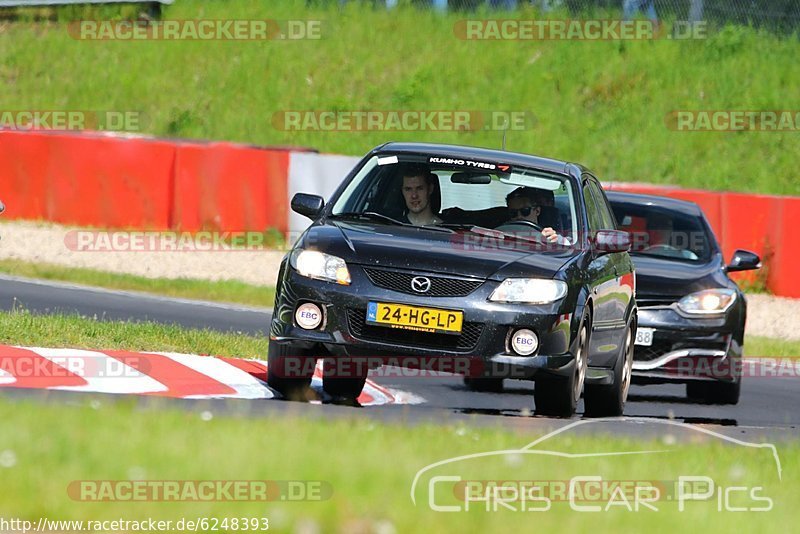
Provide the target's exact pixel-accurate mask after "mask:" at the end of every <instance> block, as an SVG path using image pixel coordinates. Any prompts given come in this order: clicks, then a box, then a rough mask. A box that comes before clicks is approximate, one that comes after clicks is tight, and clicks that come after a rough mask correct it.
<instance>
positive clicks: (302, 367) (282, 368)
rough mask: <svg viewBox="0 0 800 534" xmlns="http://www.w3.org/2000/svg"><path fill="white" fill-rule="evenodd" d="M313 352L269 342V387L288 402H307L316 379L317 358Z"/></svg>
mask: <svg viewBox="0 0 800 534" xmlns="http://www.w3.org/2000/svg"><path fill="white" fill-rule="evenodd" d="M312 354H313V352H312V351H309V350H304V349H295V348H292V347H291V345H286V344H281V343H276V342H274V341H272V340H270V342H269V352H268V353H267V385H268V386H269V387H271V388H272V389H274V390H276V391H277V392H279V393H280V394H281V395H283V396H284V398H285V399H286V400H292V401H306V400H308V397H309V390H310V388H309V386H311V379H312V378H313V377H314V367H316V364H317V360H316V357H315V356H313V355H312Z"/></svg>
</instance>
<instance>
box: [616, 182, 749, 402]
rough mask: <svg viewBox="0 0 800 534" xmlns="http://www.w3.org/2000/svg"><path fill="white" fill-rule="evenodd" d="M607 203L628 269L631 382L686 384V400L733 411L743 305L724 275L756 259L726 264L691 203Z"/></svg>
mask: <svg viewBox="0 0 800 534" xmlns="http://www.w3.org/2000/svg"><path fill="white" fill-rule="evenodd" d="M608 199H609V200H610V201H611V207H612V209H613V210H614V215H615V216H616V218H617V222H618V223H619V228H620V229H623V230H627V231H629V232H630V234H631V241H632V248H631V256H632V257H633V261H634V263H635V264H636V302H637V304H638V307H639V329H638V332H637V335H636V348H635V351H634V363H633V378H634V382H636V383H664V382H677V383H686V391H687V395H688V396H689V397H690V398H694V399H698V400H701V401H705V402H708V403H715V404H736V403H737V402H738V401H739V393H740V390H741V383H742V372H741V371H742V360H741V358H742V350H743V346H744V325H745V319H746V317H747V302H746V300H745V296H744V294H743V293H742V291H741V290H740V289H739V287H738V286H737V285H736V283H735V282H734V281H733V280H731V279H730V278H729V277H728V273H731V272H734V271H746V270H751V269H758V268H759V267H760V261H761V260H760V259H759V257H758V256H757V255H756V254H754V253H752V252H748V251H746V250H737V251H736V252H735V253H734V255H733V259H732V261H731V262H730V264H727V263H726V262H725V259H724V258H723V256H722V252H721V250H720V247H719V245H718V244H717V240H716V239H715V237H714V233H713V231H712V230H711V226H710V225H709V223H708V220H707V219H706V217H705V215H704V214H703V211H702V210H701V209H700V207H699V206H698V205H697V204H695V203H693V202H686V201H683V200H676V199H672V198H666V197H658V196H651V195H639V194H632V193H621V192H616V191H610V192H609V193H608Z"/></svg>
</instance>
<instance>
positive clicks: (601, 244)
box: [594, 230, 631, 252]
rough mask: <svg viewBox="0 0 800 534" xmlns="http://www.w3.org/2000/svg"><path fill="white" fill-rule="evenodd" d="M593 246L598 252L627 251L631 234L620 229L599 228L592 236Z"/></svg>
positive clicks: (629, 246) (629, 247)
mask: <svg viewBox="0 0 800 534" xmlns="http://www.w3.org/2000/svg"><path fill="white" fill-rule="evenodd" d="M594 247H595V249H596V250H599V251H600V252H628V251H629V250H630V249H631V234H629V233H628V232H623V231H622V230H599V231H598V232H597V233H596V234H595V236H594Z"/></svg>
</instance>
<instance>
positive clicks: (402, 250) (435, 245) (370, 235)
mask: <svg viewBox="0 0 800 534" xmlns="http://www.w3.org/2000/svg"><path fill="white" fill-rule="evenodd" d="M495 243H497V241H496V240H493V239H489V238H484V237H482V236H477V235H475V234H472V233H470V232H461V231H459V232H454V233H450V232H442V231H435V230H427V229H424V228H416V227H405V226H387V225H381V224H372V223H362V222H350V221H347V222H344V221H335V222H334V221H329V222H327V223H322V224H316V225H314V226H312V227H311V228H309V229H308V231H307V232H306V233H305V234H304V235H303V237H302V239H301V241H300V243H299V244H298V245H299V246H301V247H303V248H310V249H314V250H320V251H322V252H326V253H328V254H333V255H335V256H339V257H341V258H343V259H344V260H345V261H346V262H348V263H351V264H357V265H368V266H380V267H391V268H396V269H411V270H417V271H424V272H434V273H443V274H454V275H462V276H473V277H477V278H482V279H487V278H492V279H497V280H502V279H504V278H507V277H513V276H532V277H539V278H552V277H553V276H554V275H555V274H556V272H558V270H559V269H561V268H562V266H563V265H564V264H565V263H567V262H568V261H570V260H571V259H572V258H574V257H575V256H576V254H577V251H575V250H574V249H571V248H561V247H559V248H557V249H554V250H546V251H535V252H531V251H530V250H529V248H530V247H529V246H527V248H526V244H525V243H522V244H519V243H515V247H516V248H514V247H512V246H508V245H506V246H501V247H498V246H491V245H492V244H495ZM487 245H488V246H487Z"/></svg>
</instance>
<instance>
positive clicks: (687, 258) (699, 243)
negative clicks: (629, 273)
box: [611, 202, 712, 263]
mask: <svg viewBox="0 0 800 534" xmlns="http://www.w3.org/2000/svg"><path fill="white" fill-rule="evenodd" d="M611 204H612V209H613V210H614V215H615V216H616V218H617V222H618V224H619V229H620V230H624V231H626V232H630V233H631V238H632V239H631V254H633V255H635V256H657V257H659V258H666V259H670V260H676V261H684V262H693V263H699V262H706V261H708V260H709V259H710V258H711V247H712V245H711V241H710V239H709V235H708V232H707V230H706V225H705V224H703V220H702V219H701V218H699V217H696V216H692V215H686V214H683V213H680V212H676V211H672V210H666V209H659V208H655V207H653V206H643V205H637V204H627V203H625V204H621V203H615V202H612V203H611Z"/></svg>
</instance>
